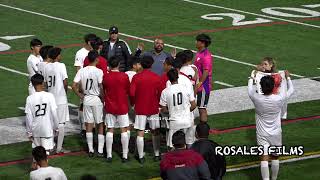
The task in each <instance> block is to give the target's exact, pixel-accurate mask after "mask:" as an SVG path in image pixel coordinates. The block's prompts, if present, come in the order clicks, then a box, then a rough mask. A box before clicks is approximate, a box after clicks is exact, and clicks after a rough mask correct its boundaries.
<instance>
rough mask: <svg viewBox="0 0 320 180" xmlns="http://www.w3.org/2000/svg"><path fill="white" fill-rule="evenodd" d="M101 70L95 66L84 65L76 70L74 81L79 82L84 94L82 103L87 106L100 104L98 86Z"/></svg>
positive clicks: (101, 74) (101, 76)
mask: <svg viewBox="0 0 320 180" xmlns="http://www.w3.org/2000/svg"><path fill="white" fill-rule="evenodd" d="M102 79H103V72H102V70H101V69H98V68H97V67H95V66H86V67H84V68H82V69H80V70H79V71H78V73H77V74H76V76H75V78H74V80H73V81H74V82H76V83H79V82H81V86H82V90H83V92H84V94H85V97H84V101H83V104H84V105H88V106H94V105H100V104H101V101H100V98H99V96H100V88H99V84H101V83H102Z"/></svg>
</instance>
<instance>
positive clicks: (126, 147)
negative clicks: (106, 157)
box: [121, 132, 129, 159]
mask: <svg viewBox="0 0 320 180" xmlns="http://www.w3.org/2000/svg"><path fill="white" fill-rule="evenodd" d="M128 140H129V139H128V133H127V132H123V133H121V144H122V156H123V158H125V159H127V158H128V151H129V141H128Z"/></svg>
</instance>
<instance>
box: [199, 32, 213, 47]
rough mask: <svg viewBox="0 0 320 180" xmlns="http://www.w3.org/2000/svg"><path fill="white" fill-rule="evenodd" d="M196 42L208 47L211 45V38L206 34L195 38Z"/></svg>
mask: <svg viewBox="0 0 320 180" xmlns="http://www.w3.org/2000/svg"><path fill="white" fill-rule="evenodd" d="M196 40H197V41H200V42H203V43H204V44H205V47H208V46H210V44H211V38H210V36H208V35H206V34H199V35H198V36H197V37H196Z"/></svg>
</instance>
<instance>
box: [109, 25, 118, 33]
mask: <svg viewBox="0 0 320 180" xmlns="http://www.w3.org/2000/svg"><path fill="white" fill-rule="evenodd" d="M118 32H119V30H118V28H117V27H116V26H111V27H110V28H109V34H118Z"/></svg>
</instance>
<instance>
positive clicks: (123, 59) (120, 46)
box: [100, 39, 130, 72]
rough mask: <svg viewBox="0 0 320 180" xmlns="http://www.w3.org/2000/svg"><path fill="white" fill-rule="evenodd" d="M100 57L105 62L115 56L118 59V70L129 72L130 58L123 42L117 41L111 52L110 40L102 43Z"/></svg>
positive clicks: (127, 48)
mask: <svg viewBox="0 0 320 180" xmlns="http://www.w3.org/2000/svg"><path fill="white" fill-rule="evenodd" d="M100 55H101V56H103V57H104V58H106V59H107V60H109V59H110V57H112V56H117V57H118V58H119V59H120V68H119V70H120V71H122V72H125V71H127V70H129V64H128V61H129V58H130V52H129V47H128V46H127V44H126V43H125V42H124V41H121V40H119V39H117V41H116V42H115V44H114V46H113V48H112V50H110V39H109V40H108V41H104V44H103V48H102V51H101V53H100Z"/></svg>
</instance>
